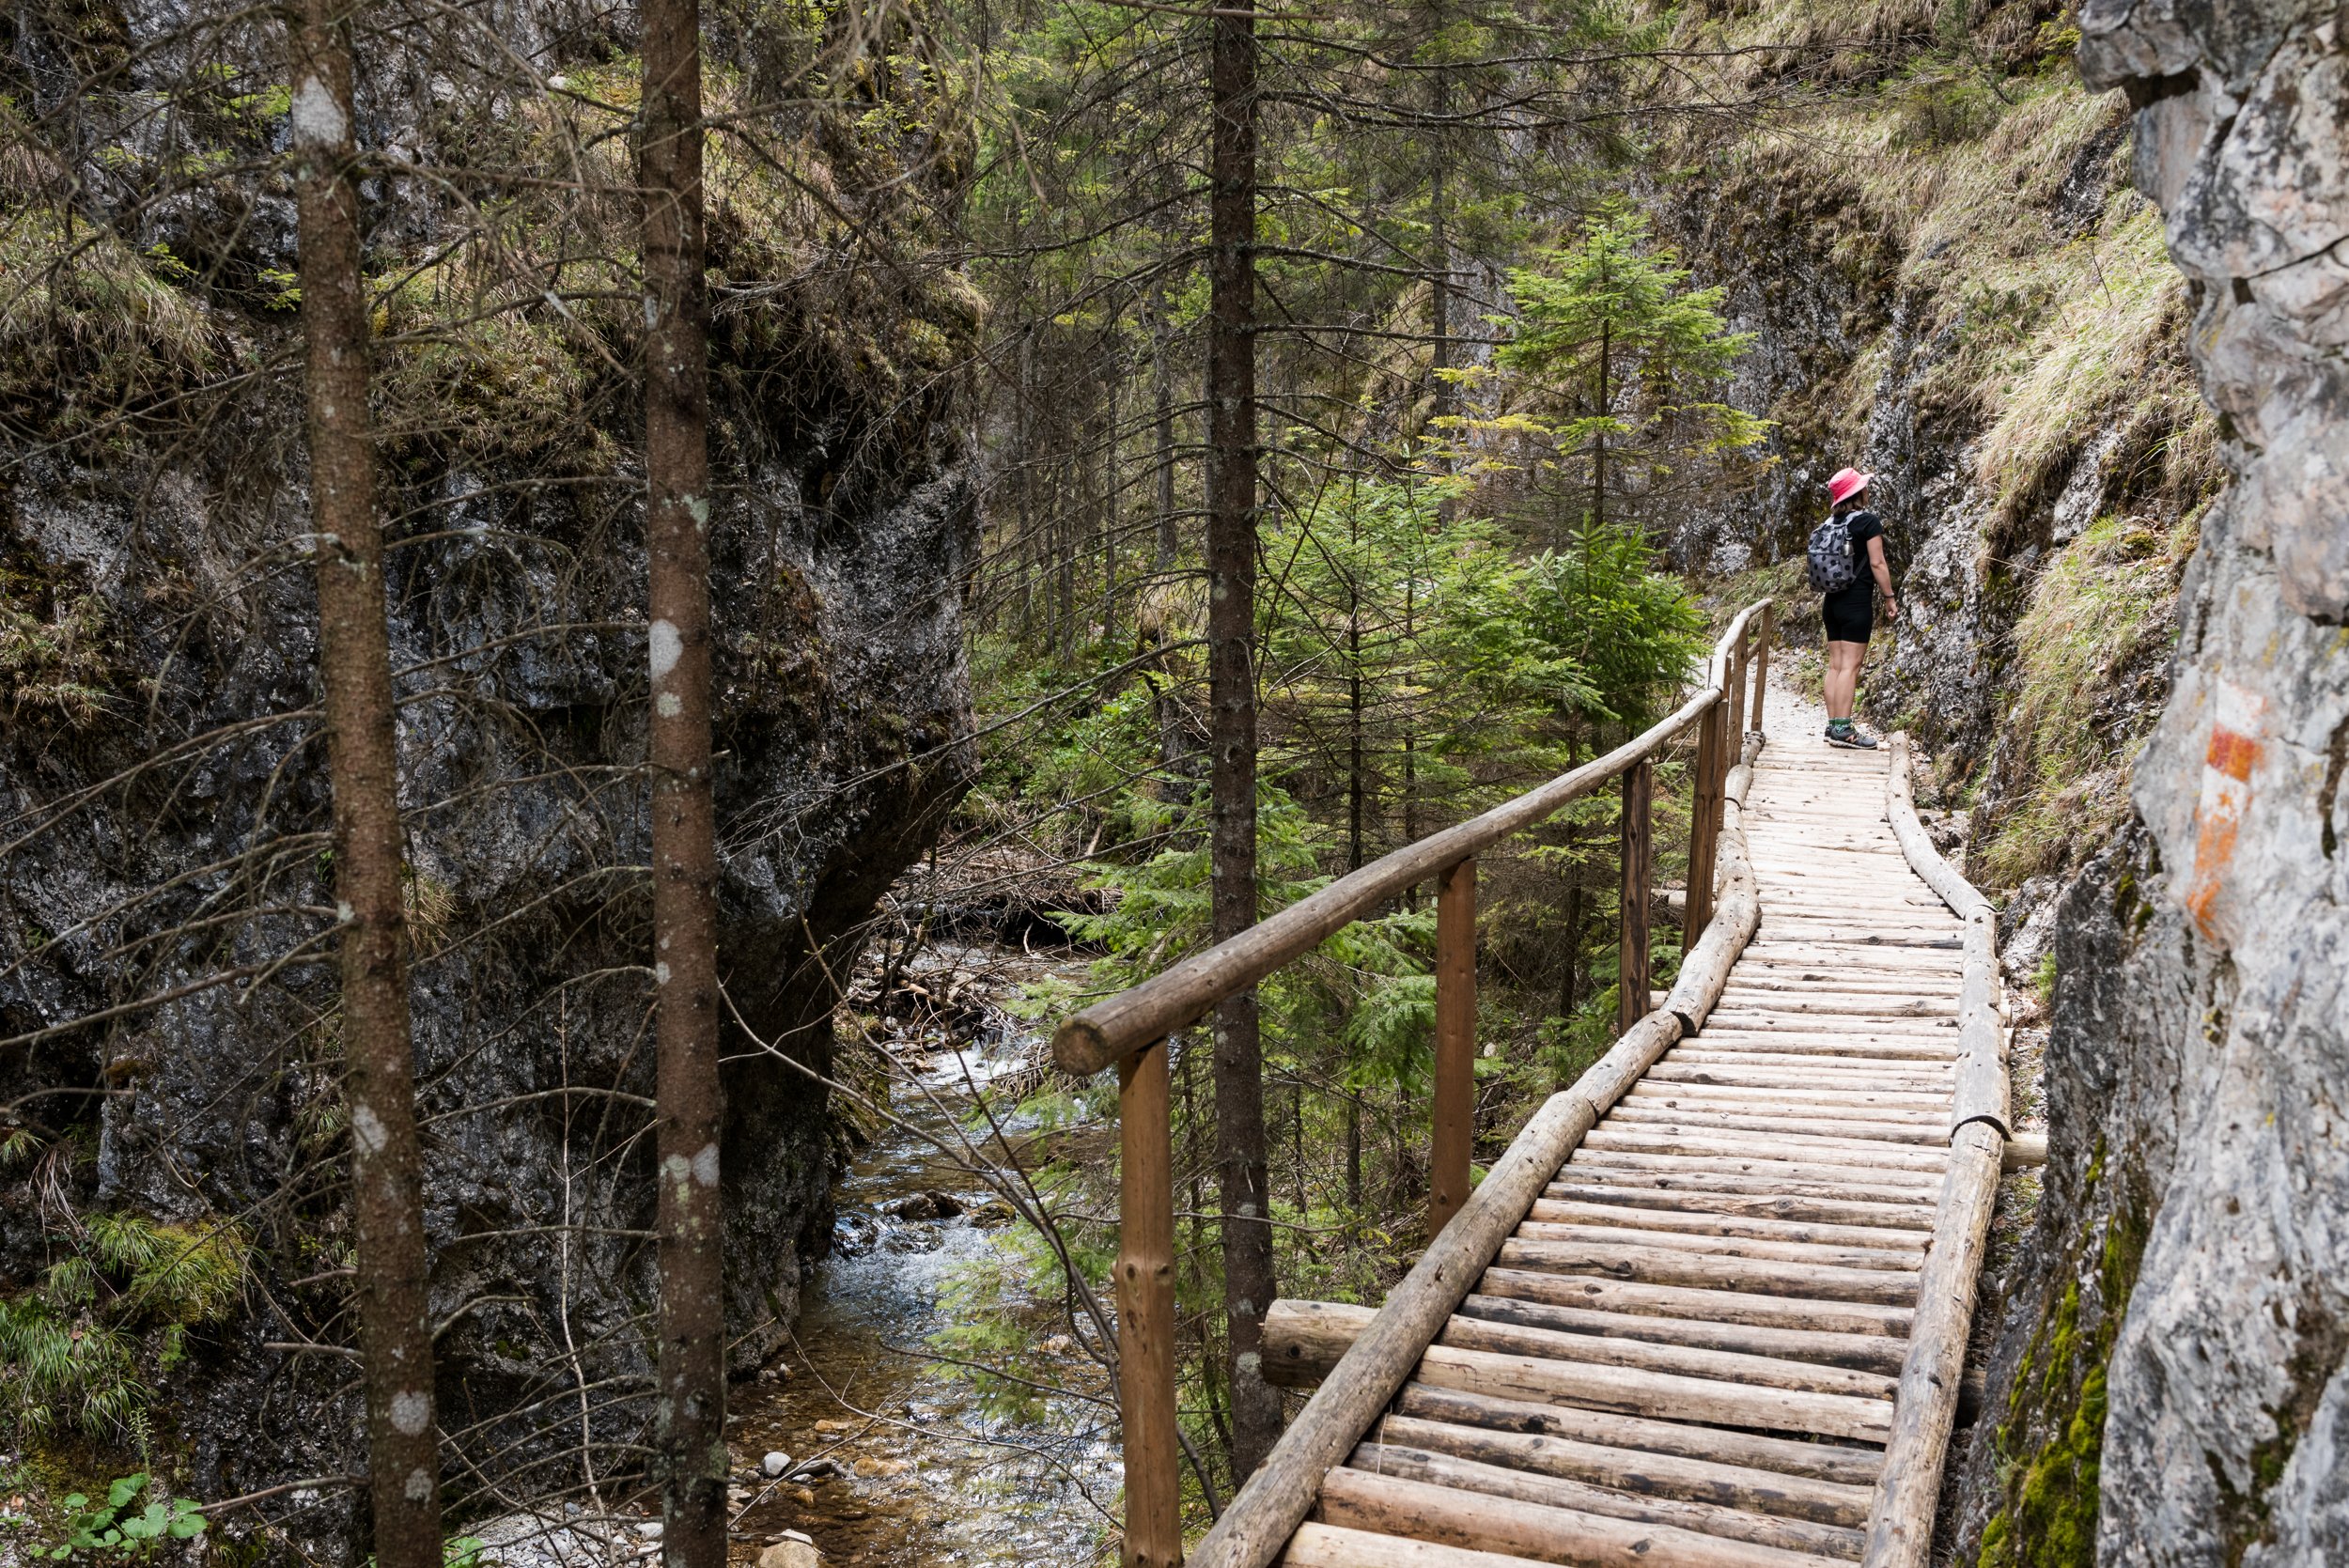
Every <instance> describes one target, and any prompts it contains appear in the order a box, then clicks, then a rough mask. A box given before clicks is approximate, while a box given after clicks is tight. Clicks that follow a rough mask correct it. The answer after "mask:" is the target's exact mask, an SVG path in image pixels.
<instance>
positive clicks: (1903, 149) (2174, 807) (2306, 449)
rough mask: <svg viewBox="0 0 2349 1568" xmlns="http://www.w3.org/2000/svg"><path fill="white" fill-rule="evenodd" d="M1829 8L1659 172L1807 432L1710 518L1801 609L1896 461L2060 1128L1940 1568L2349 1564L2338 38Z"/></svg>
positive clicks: (1960, 1477) (1923, 679)
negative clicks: (1759, 96) (1796, 58)
mask: <svg viewBox="0 0 2349 1568" xmlns="http://www.w3.org/2000/svg"><path fill="white" fill-rule="evenodd" d="M1817 10H1818V14H1817V16H1816V18H1815V21H1814V22H1813V23H1812V25H1813V26H1814V27H1815V29H1816V30H1817V31H1818V33H1819V34H1820V35H1821V37H1822V38H1826V37H1828V36H1830V35H1831V36H1832V37H1833V38H1834V39H1858V40H1859V45H1860V46H1859V47H1858V48H1855V49H1853V50H1851V51H1850V52H1849V53H1848V54H1844V55H1843V56H1841V59H1842V60H1843V65H1842V67H1841V68H1840V69H1841V70H1842V71H1843V75H1844V76H1845V78H1846V85H1847V87H1848V91H1847V92H1846V93H1845V94H1843V95H1840V96H1839V95H1829V97H1828V101H1827V102H1826V104H1825V106H1824V107H1822V108H1821V109H1820V110H1819V111H1818V114H1817V117H1816V118H1815V119H1814V120H1812V122H1811V123H1810V124H1809V126H1808V127H1807V134H1806V135H1804V136H1801V137H1797V136H1792V135H1789V136H1787V137H1784V138H1782V139H1780V138H1774V137H1772V136H1770V135H1767V134H1761V135H1750V136H1745V137H1741V138H1739V139H1737V140H1736V141H1735V142H1734V143H1733V144H1731V145H1730V146H1728V147H1725V148H1717V149H1716V150H1715V157H1714V161H1713V163H1712V166H1711V168H1709V169H1708V170H1707V171H1706V177H1705V178H1698V179H1688V180H1686V181H1684V182H1683V183H1682V184H1681V185H1680V186H1678V187H1677V188H1674V187H1669V186H1668V187H1665V188H1663V189H1660V190H1659V191H1657V193H1656V194H1655V196H1654V200H1655V202H1656V204H1657V210H1659V212H1660V213H1661V214H1662V215H1663V217H1664V218H1665V220H1666V222H1667V225H1668V227H1669V229H1670V231H1671V232H1672V235H1673V237H1674V239H1675V240H1676V241H1677V242H1678V243H1679V244H1680V245H1681V247H1682V250H1683V253H1684V255H1685V256H1687V257H1688V259H1689V261H1690V262H1691V263H1692V264H1694V265H1695V266H1696V267H1697V269H1698V271H1699V273H1700V276H1701V277H1702V278H1703V281H1707V282H1718V283H1720V284H1721V285H1723V286H1724V287H1725V288H1726V289H1727V296H1728V303H1729V305H1730V308H1731V311H1732V313H1733V316H1734V318H1735V320H1736V323H1737V324H1738V325H1739V326H1741V327H1743V328H1745V329H1747V330H1750V331H1751V332H1753V333H1754V334H1756V335H1755V343H1754V347H1753V349H1752V350H1751V352H1750V355H1749V357H1748V360H1747V362H1746V365H1745V368H1744V369H1743V371H1742V372H1741V374H1740V378H1739V380H1738V382H1737V384H1736V385H1735V388H1734V389H1733V393H1732V396H1734V397H1735V400H1736V401H1737V402H1738V403H1739V404H1740V406H1742V407H1745V408H1748V409H1750V410H1751V411H1755V412H1758V413H1763V414H1766V415H1768V416H1770V417H1773V418H1774V419H1776V420H1777V421H1778V427H1777V430H1776V431H1775V432H1774V435H1773V438H1772V441H1773V456H1775V457H1776V458H1778V459H1779V460H1778V462H1777V464H1776V465H1775V466H1774V467H1773V468H1772V469H1771V470H1769V471H1768V472H1766V474H1765V475H1764V476H1763V479H1762V483H1761V486H1760V488H1759V489H1757V490H1755V491H1753V492H1750V493H1749V494H1742V495H1737V496H1735V498H1734V499H1732V500H1730V501H1728V502H1727V503H1726V504H1724V505H1721V506H1719V507H1718V508H1715V509H1711V510H1707V511H1703V512H1700V513H1697V514H1693V515H1690V516H1688V517H1686V518H1684V519H1683V520H1681V521H1680V523H1679V525H1678V526H1677V528H1676V531H1675V534H1674V550H1675V552H1676V553H1677V555H1678V556H1679V558H1680V559H1681V560H1682V561H1683V562H1684V563H1685V564H1687V565H1688V566H1689V567H1692V568H1694V569H1697V570H1699V571H1701V572H1704V573H1707V574H1710V575H1722V574H1726V575H1728V576H1729V577H1730V578H1731V579H1732V581H1733V587H1732V590H1731V595H1730V597H1743V596H1745V595H1747V594H1749V593H1750V591H1751V590H1752V589H1754V588H1774V589H1781V590H1792V591H1793V595H1794V597H1795V598H1796V600H1797V602H1798V603H1799V602H1804V600H1805V599H1806V598H1807V596H1804V595H1802V594H1801V592H1800V590H1799V576H1798V574H1799V567H1798V565H1797V564H1796V563H1797V561H1798V557H1799V549H1800V541H1801V539H1802V537H1803V535H1804V534H1805V533H1806V532H1807V530H1808V528H1809V526H1810V524H1811V522H1812V520H1814V518H1815V514H1816V505H1815V501H1814V495H1815V488H1816V486H1817V484H1818V483H1819V482H1820V481H1821V480H1822V479H1823V478H1824V476H1825V474H1827V473H1828V472H1830V471H1831V470H1832V469H1834V468H1836V467H1839V466H1841V465H1842V464H1843V463H1844V462H1851V463H1854V464H1856V465H1857V466H1859V467H1862V468H1867V469H1873V470H1875V471H1877V472H1879V473H1880V474H1884V475H1885V481H1884V483H1883V485H1882V489H1884V491H1885V492H1886V493H1885V503H1884V505H1883V507H1882V510H1884V512H1885V513H1886V515H1887V520H1888V524H1889V526H1890V541H1889V542H1890V551H1891V554H1892V559H1893V565H1894V570H1895V574H1896V577H1897V578H1898V580H1899V583H1900V588H1901V594H1902V598H1903V601H1904V609H1905V611H1906V614H1905V616H1904V619H1903V622H1902V623H1901V624H1900V625H1899V626H1898V627H1897V628H1895V629H1892V635H1891V637H1890V649H1889V657H1888V655H1887V653H1885V652H1879V654H1878V656H1877V657H1878V659H1879V660H1882V662H1880V663H1874V664H1872V668H1871V673H1870V678H1869V681H1868V689H1867V692H1866V701H1867V704H1868V709H1869V712H1870V714H1871V716H1872V717H1873V718H1875V720H1876V721H1877V722H1880V723H1884V724H1887V725H1890V724H1896V723H1897V724H1903V725H1906V726H1907V727H1909V728H1910V729H1912V730H1913V731H1915V732H1917V733H1918V734H1919V735H1920V736H1921V738H1922V739H1923V741H1924V742H1925V744H1926V745H1927V747H1928V748H1930V750H1931V751H1932V753H1933V761H1934V765H1935V771H1936V783H1937V784H1938V785H1939V787H1940V790H1941V793H1942V797H1943V803H1944V804H1945V805H1948V806H1951V807H1956V808H1963V809H1962V811H1961V813H1960V815H1959V816H1958V818H1957V823H1956V825H1957V826H1958V827H1960V828H1961V830H1964V829H1970V832H1969V833H1968V834H1967V843H1966V849H1965V852H1966V856H1967V869H1968V874H1969V875H1970V876H1971V877H1973V878H1974V879H1975V880H1976V881H1977V882H1978V883H1980V884H1981V885H1983V886H1984V887H1985V888H1987V889H1991V890H1993V891H1994V892H1996V893H1998V894H1999V895H2000V897H2001V898H2002V900H2003V901H2004V904H2005V923H2004V927H2003V929H2004V931H2005V933H2006V940H2007V947H2006V955H2007V958H2008V966H2009V970H2008V973H2009V982H2010V987H2011V990H2012V992H2013V994H2014V996H2015V1001H2016V1003H2017V1010H2018V1022H2019V1023H2021V1024H2022V1025H2024V1026H2025V1027H2023V1028H2021V1029H2020V1030H2018V1032H2017V1045H2018V1068H2019V1070H2021V1072H2022V1073H2023V1075H2024V1079H2025V1082H2024V1089H2025V1093H2024V1094H2023V1101H2022V1109H2023V1110H2025V1112H2026V1113H2030V1112H2034V1111H2039V1110H2044V1113H2045V1115H2046V1122H2047V1126H2048V1129H2049V1134H2050V1146H2051V1160H2050V1164H2049V1166H2048V1167H2047V1169H2046V1172H2045V1173H2044V1176H2043V1178H2042V1181H2041V1185H2040V1188H2039V1190H2038V1192H2037V1194H2036V1206H2035V1210H2034V1209H2033V1208H2032V1206H2031V1200H2032V1198H2033V1194H2032V1191H2031V1186H2030V1183H2029V1182H2028V1181H2025V1182H2021V1183H2017V1184H2013V1185H2014V1186H2015V1195H2014V1198H2013V1199H2012V1200H2011V1201H2010V1203H2009V1204H2008V1205H2007V1208H2006V1210H2005V1213H2006V1216H2007V1218H2006V1219H2002V1221H2001V1223H2002V1226H2014V1225H2015V1224H2016V1223H2017V1222H2020V1226H2021V1228H2020V1231H2019V1234H2009V1235H2008V1237H2007V1239H2006V1240H2005V1241H2003V1242H2001V1243H1999V1244H1998V1245H1996V1246H1994V1250H1993V1269H1992V1272H1991V1274H1990V1275H1989V1276H1988V1277H1987V1278H1986V1280H1985V1284H1984V1294H1983V1309H1982V1313H1981V1317H1980V1321H1979V1323H1978V1333H1977V1345H1976V1349H1977V1356H1978V1358H1980V1359H1982V1360H1983V1361H1985V1362H1986V1363H1987V1372H1988V1385H1987V1387H1988V1397H1987V1399H1986V1401H1985V1403H1984V1406H1983V1417H1982V1419H1981V1420H1980V1421H1977V1422H1976V1423H1975V1424H1974V1425H1973V1426H1972V1427H1971V1428H1970V1429H1968V1430H1967V1431H1962V1432H1961V1435H1960V1441H1959V1445H1958V1447H1957V1449H1956V1450H1955V1451H1953V1461H1952V1462H1953V1470H1952V1478H1951V1483H1950V1485H1949V1487H1948V1489H1947V1491H1946V1493H1945V1498H1944V1501H1945V1506H1946V1508H1947V1511H1948V1512H1947V1513H1946V1514H1945V1517H1944V1521H1943V1529H1942V1531H1941V1539H1940V1541H1939V1544H1938V1547H1937V1556H1938V1557H1941V1558H1945V1559H1947V1560H1954V1561H1961V1562H1969V1563H1972V1562H1980V1563H1984V1564H1993V1563H1995V1564H2005V1563H2016V1564H2024V1563H2064V1564H2074V1563H2078V1564H2086V1563H2091V1562H2096V1561H2103V1562H2130V1563H2138V1562H2143V1563H2213V1564H2220V1563H2224V1564H2234V1563H2246V1562H2260V1563H2269V1562H2273V1563H2284V1562H2293V1563H2314V1562H2323V1561H2339V1560H2341V1559H2342V1557H2343V1554H2344V1553H2349V1286H2345V1285H2344V1283H2343V1281H2349V1252H2345V1251H2344V1249H2345V1248H2349V1240H2345V1239H2344V1234H2345V1233H2344V1231H2343V1219H2342V1217H2343V1216H2344V1215H2345V1214H2349V1123H2345V1122H2344V1116H2343V1085H2344V1084H2349V981H2345V977H2349V941H2344V917H2343V914H2342V908H2343V905H2344V895H2349V851H2344V849H2343V847H2342V841H2343V838H2344V835H2345V834H2349V806H2344V803H2343V800H2342V798H2341V781H2342V775H2343V773H2344V771H2345V770H2349V761H2345V759H2349V647H2345V646H2344V633H2343V631H2342V625H2343V614H2344V610H2345V609H2349V523H2344V521H2343V518H2344V516H2349V506H2345V505H2344V501H2345V500H2349V497H2344V495H2343V488H2344V486H2345V485H2349V423H2345V421H2349V378H2345V377H2344V372H2343V368H2342V364H2341V346H2342V344H2343V342H2344V341H2349V329H2345V328H2344V326H2343V321H2344V319H2345V316H2344V312H2349V262H2344V261H2343V259H2342V258H2341V256H2340V254H2339V251H2338V246H2339V245H2340V244H2341V242H2342V237H2343V235H2344V233H2349V172H2344V171H2349V147H2344V143H2343V133H2342V131H2341V126H2342V123H2343V113H2344V106H2345V105H2349V81H2344V75H2345V74H2349V68H2345V67H2344V64H2343V62H2344V60H2349V37H2344V36H2341V34H2340V32H2339V29H2340V27H2341V25H2342V23H2341V20H2340V19H2339V18H2337V17H2336V15H2335V13H2334V10H2333V8H2319V7H2309V6H2290V5H2280V4H2267V5H2252V6H2233V7H2214V6H2209V5H2198V4H2192V3H2187V0H2135V3H2132V0H2090V3H2089V4H2086V5H2084V6H2082V7H2081V8H2079V10H2078V13H2077V16H2076V17H2074V16H2067V15H2064V14H2061V13H2059V12H2057V11H2056V10H2055V9H2054V8H2037V7H2031V6H2016V5H2009V6H1990V7H1977V8H1971V9H1970V10H1968V11H1967V12H1965V13H1964V17H1965V19H1966V21H1967V23H1968V29H1967V31H1965V32H1964V33H1963V34H1959V35H1954V36H1953V35H1952V33H1951V31H1950V29H1949V28H1948V27H1947V26H1946V25H1941V24H1940V23H1946V22H1947V21H1948V16H1949V10H1948V8H1941V9H1940V10H1939V11H1938V12H1936V11H1935V10H1934V8H1919V7H1904V6H1900V5H1896V4H1888V5H1859V6H1835V7H1822V8H1817ZM1714 25H1715V26H1716V28H1717V31H1716V33H1715V34H1714V35H1712V36H1713V37H1714V38H1716V39H1719V41H1724V42H1735V41H1738V40H1741V39H1742V40H1747V41H1750V40H1752V39H1759V38H1764V37H1767V38H1770V39H1779V40H1786V39H1799V38H1800V37H1801V36H1802V31H1801V30H1802V27H1803V25H1804V23H1803V21H1802V19H1801V18H1799V17H1798V16H1797V15H1795V14H1793V13H1790V12H1789V11H1788V10H1787V9H1785V8H1771V7H1764V8H1761V9H1760V10H1759V12H1757V13H1753V14H1751V15H1748V14H1746V13H1742V12H1733V13H1731V15H1730V16H1729V17H1728V18H1727V19H1725V20H1719V21H1718V22H1716V23H1714ZM1871 46H1873V47H1871ZM2076 68H2077V74H2075V70H2076ZM2081 79H2084V80H2085V90H2083V87H2082V85H2081ZM1749 80H1750V81H1752V82H1754V83H1756V84H1757V85H1764V84H1766V81H1767V68H1766V67H1762V66H1756V67H1754V68H1753V69H1752V70H1751V71H1750V76H1749ZM1855 152H1857V153H1858V154H1859V156H1857V157H1855V156H1854V154H1855ZM1755 256H1769V257H1770V258H1772V259H1771V261H1770V263H1769V264H1768V265H1766V266H1756V265H1752V264H1751V262H1750V258H1751V257H1755ZM1795 634H1796V635H1797V637H1801V636H1803V635H1805V629H1804V628H1802V627H1801V626H1800V625H1799V623H1798V624H1797V628H1796V632H1795ZM2043 1095H2044V1098H2043Z"/></svg>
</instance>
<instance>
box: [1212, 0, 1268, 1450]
mask: <svg viewBox="0 0 2349 1568" xmlns="http://www.w3.org/2000/svg"><path fill="white" fill-rule="evenodd" d="M1210 69H1211V76H1212V80H1211V84H1210V85H1211V88H1212V91H1213V97H1214V104H1213V116H1212V129H1211V140H1212V147H1211V149H1210V164H1211V167H1210V179H1211V181H1212V194H1211V196H1210V198H1209V205H1210V210H1209V214H1208V225H1209V250H1210V258H1209V262H1208V267H1209V282H1208V326H1207V425H1208V429H1207V571H1208V579H1209V581H1208V606H1207V683H1208V697H1209V701H1210V703H1211V704H1212V706H1213V707H1214V710H1215V711H1214V718H1213V721H1212V722H1213V726H1214V741H1213V756H1212V758H1211V767H1210V772H1209V780H1208V788H1209V795H1210V798H1211V800H1212V802H1213V806H1214V818H1215V823H1214V832H1213V837H1212V842H1211V850H1210V855H1211V860H1212V862H1213V867H1212V880H1213V883H1214V893H1213V923H1214V933H1215V937H1216V939H1218V940H1224V939H1229V938H1232V937H1236V936H1237V935H1239V934H1240V933H1241V932H1242V931H1245V930H1247V929H1248V928H1249V927H1250V926H1251V925H1253V924H1255V923H1256V672H1255V646H1254V642H1255V619H1256V342H1255V309H1256V272H1255V251H1254V241H1255V228H1256V19H1255V14H1254V11H1253V9H1252V8H1251V7H1250V6H1248V5H1246V4H1235V5H1232V6H1229V7H1226V8H1223V9H1221V10H1219V11H1217V12H1216V13H1215V48H1214V57H1213V63H1212V66H1211V68H1210ZM1215 1030H1216V1045H1215V1122H1216V1127H1215V1131H1216V1171H1217V1176H1218V1179H1219V1182H1220V1184H1221V1194H1220V1207H1221V1214H1222V1220H1223V1308H1224V1315H1225V1318H1226V1321H1227V1327H1228V1345H1229V1352H1230V1356H1231V1376H1232V1473H1233V1478H1234V1480H1235V1481H1236V1482H1237V1481H1245V1480H1246V1478H1247V1477H1248V1475H1249V1474H1250V1473H1251V1472H1252V1471H1253V1470H1254V1469H1255V1467H1257V1466H1258V1465H1259V1464H1261V1463H1263V1461H1264V1457H1265V1455H1266V1454H1267V1453H1269V1452H1271V1450H1272V1445H1273V1444H1274V1443H1276V1442H1278V1441H1279V1440H1280V1436H1281V1396H1280V1393H1279V1391H1278V1390H1276V1389H1274V1388H1273V1387H1272V1386H1271V1385H1270V1384H1269V1383H1267V1382H1266V1381H1265V1378H1264V1369H1263V1363H1262V1355H1263V1352H1262V1345H1263V1342H1264V1313H1265V1309H1266V1308H1268V1306H1270V1305H1271V1303H1272V1298H1273V1296H1274V1285H1273V1277H1272V1227H1271V1225H1270V1223H1269V1219H1268V1197H1269V1195H1268V1191H1267V1188H1268V1185H1269V1184H1268V1175H1267V1169H1266V1168H1267V1160H1266V1152H1265V1114H1264V1060H1263V1052H1262V1049H1261V1048H1260V1045H1259V1042H1258V1039H1257V1018H1256V995H1255V993H1254V992H1253V991H1247V992H1243V993H1241V994H1240V995H1238V996H1236V997H1232V998H1229V999H1227V1000H1226V1001H1222V1002H1221V1003H1220V1004H1219V1005H1218V1006H1217V1008H1216V1012H1215Z"/></svg>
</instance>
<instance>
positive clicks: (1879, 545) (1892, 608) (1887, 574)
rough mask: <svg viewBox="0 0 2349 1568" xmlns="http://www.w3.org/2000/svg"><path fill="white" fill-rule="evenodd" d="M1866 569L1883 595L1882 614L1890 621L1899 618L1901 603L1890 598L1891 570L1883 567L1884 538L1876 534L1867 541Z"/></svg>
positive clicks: (1885, 566)
mask: <svg viewBox="0 0 2349 1568" xmlns="http://www.w3.org/2000/svg"><path fill="white" fill-rule="evenodd" d="M1868 569H1869V570H1870V571H1872V572H1875V574H1876V588H1877V590H1878V591H1879V592H1881V593H1882V594H1883V595H1884V613H1885V614H1886V615H1887V616H1888V617H1890V619H1892V620H1896V621H1897V620H1899V619H1900V618H1901V601H1900V600H1899V599H1896V598H1893V597H1892V568H1891V567H1889V566H1887V565H1885V561H1884V536H1883V535H1881V534H1878V535H1877V536H1875V537H1874V538H1872V539H1870V540H1869V541H1868Z"/></svg>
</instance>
